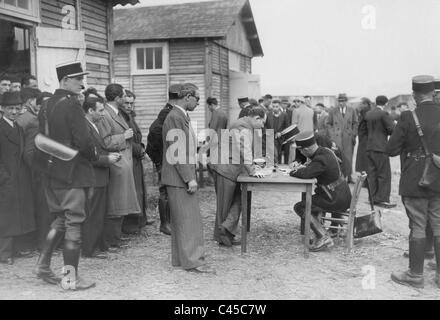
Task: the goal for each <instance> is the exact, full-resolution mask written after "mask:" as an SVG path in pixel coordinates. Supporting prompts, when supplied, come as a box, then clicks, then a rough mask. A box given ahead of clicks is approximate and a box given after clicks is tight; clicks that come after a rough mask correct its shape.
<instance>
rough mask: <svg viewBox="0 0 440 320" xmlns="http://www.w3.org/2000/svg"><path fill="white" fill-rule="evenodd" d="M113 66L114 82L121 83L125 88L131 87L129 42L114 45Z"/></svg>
mask: <svg viewBox="0 0 440 320" xmlns="http://www.w3.org/2000/svg"><path fill="white" fill-rule="evenodd" d="M113 68H114V72H115V82H116V83H119V84H121V85H122V86H124V87H125V88H130V89H131V79H130V45H129V44H118V45H115V50H114V54H113Z"/></svg>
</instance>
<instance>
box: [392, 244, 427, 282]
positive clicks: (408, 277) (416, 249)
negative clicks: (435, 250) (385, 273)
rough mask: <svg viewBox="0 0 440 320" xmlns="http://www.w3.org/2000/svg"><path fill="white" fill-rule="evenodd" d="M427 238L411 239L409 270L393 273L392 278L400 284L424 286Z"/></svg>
mask: <svg viewBox="0 0 440 320" xmlns="http://www.w3.org/2000/svg"><path fill="white" fill-rule="evenodd" d="M425 246H426V239H425V238H421V239H411V240H410V241H409V270H408V271H405V272H403V273H395V272H393V273H392V274H391V280H393V281H394V282H397V283H399V284H403V285H407V286H412V287H415V288H423V287H424V278H423V265H424V261H425Z"/></svg>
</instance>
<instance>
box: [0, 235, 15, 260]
mask: <svg viewBox="0 0 440 320" xmlns="http://www.w3.org/2000/svg"><path fill="white" fill-rule="evenodd" d="M13 255H14V238H13V237H7V238H0V260H6V259H9V258H12V257H13Z"/></svg>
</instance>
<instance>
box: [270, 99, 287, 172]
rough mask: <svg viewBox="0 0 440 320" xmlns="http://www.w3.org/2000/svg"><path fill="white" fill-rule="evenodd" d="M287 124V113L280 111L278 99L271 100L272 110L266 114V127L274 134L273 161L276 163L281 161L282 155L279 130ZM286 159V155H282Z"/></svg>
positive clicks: (281, 141) (281, 140)
mask: <svg viewBox="0 0 440 320" xmlns="http://www.w3.org/2000/svg"><path fill="white" fill-rule="evenodd" d="M288 126H289V119H288V118H287V113H284V112H282V107H281V105H280V100H273V102H272V111H269V112H268V114H267V120H266V127H267V128H271V129H272V130H273V132H274V135H275V141H274V144H275V161H276V163H279V164H281V163H282V156H283V139H282V137H281V132H282V131H283V130H284V129H286V128H287V127H288ZM286 157H287V159H288V155H287V156H286V155H284V158H286Z"/></svg>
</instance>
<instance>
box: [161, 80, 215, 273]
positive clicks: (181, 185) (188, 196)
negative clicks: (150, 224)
mask: <svg viewBox="0 0 440 320" xmlns="http://www.w3.org/2000/svg"><path fill="white" fill-rule="evenodd" d="M175 91H176V92H175V93H174V94H175V95H176V101H175V104H174V106H173V109H172V110H171V111H170V113H169V114H168V116H167V118H166V119H165V122H164V124H163V128H162V137H163V146H164V150H163V161H162V184H164V185H165V186H166V187H167V192H168V201H169V206H170V213H171V263H172V265H173V266H174V267H182V268H183V269H185V270H186V271H190V272H196V273H215V270H213V269H212V268H210V267H209V266H207V265H206V264H205V258H204V254H205V252H204V251H205V250H204V237H203V221H202V216H201V214H200V206H199V199H198V196H197V181H196V165H195V158H196V157H195V153H196V135H195V132H194V130H193V128H192V126H191V121H190V118H189V115H188V111H193V110H194V109H195V108H196V107H197V106H198V105H199V99H200V96H199V93H198V88H197V87H196V86H195V85H193V84H190V83H187V84H183V85H180V86H179V87H178V88H176V90H175ZM173 131H174V132H173ZM173 133H174V134H173ZM168 134H170V137H167V135H168ZM175 135H178V140H177V142H175V141H174V140H175ZM168 139H172V140H171V141H169V140H168ZM176 146H177V147H178V152H179V154H178V159H175V158H174V155H175V152H174V151H173V150H175V147H176ZM182 150H183V151H184V154H183V155H182V154H181V152H182ZM182 158H184V159H182ZM182 162H183V163H182Z"/></svg>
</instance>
